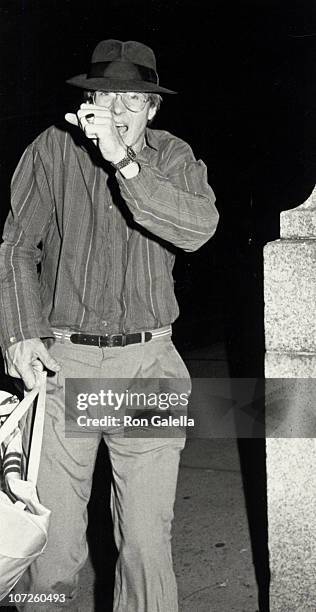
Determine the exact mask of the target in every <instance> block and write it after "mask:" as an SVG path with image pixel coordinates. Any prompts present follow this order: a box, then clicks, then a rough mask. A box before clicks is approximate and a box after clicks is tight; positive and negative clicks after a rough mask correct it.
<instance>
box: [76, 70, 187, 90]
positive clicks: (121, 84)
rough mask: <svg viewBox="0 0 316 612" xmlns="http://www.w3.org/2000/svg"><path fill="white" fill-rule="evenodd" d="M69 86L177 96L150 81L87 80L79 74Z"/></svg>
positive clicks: (95, 78) (103, 78)
mask: <svg viewBox="0 0 316 612" xmlns="http://www.w3.org/2000/svg"><path fill="white" fill-rule="evenodd" d="M66 83H68V85H74V86H75V87H81V89H87V90H92V91H120V92H121V91H143V92H146V93H168V94H176V93H177V92H176V91H172V89H167V88H166V87H161V86H160V85H157V84H156V83H150V82H148V81H135V80H133V81H129V80H126V79H111V78H106V77H92V78H89V79H88V78H87V75H86V74H78V75H77V76H74V77H72V78H71V79H67V81H66Z"/></svg>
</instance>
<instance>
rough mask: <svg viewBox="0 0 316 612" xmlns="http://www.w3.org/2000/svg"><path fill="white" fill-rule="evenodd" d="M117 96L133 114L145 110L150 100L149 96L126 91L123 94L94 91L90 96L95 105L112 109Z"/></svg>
mask: <svg viewBox="0 0 316 612" xmlns="http://www.w3.org/2000/svg"><path fill="white" fill-rule="evenodd" d="M117 96H120V98H121V100H122V102H123V104H124V106H125V107H126V108H127V109H128V110H130V111H132V112H133V113H140V111H142V110H144V108H145V106H146V104H147V102H148V100H149V96H148V94H146V93H142V92H137V91H126V92H123V93H117V92H114V91H94V92H93V93H92V94H91V96H90V100H91V102H92V103H93V104H99V105H100V106H104V108H110V107H111V106H112V104H113V102H114V100H116V98H117Z"/></svg>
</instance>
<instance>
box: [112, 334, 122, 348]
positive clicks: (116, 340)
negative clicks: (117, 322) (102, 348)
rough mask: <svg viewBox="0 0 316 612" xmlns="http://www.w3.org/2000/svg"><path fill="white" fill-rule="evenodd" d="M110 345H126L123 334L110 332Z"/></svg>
mask: <svg viewBox="0 0 316 612" xmlns="http://www.w3.org/2000/svg"><path fill="white" fill-rule="evenodd" d="M108 346H109V347H110V348H111V347H113V346H124V336H123V334H110V335H109V336H108Z"/></svg>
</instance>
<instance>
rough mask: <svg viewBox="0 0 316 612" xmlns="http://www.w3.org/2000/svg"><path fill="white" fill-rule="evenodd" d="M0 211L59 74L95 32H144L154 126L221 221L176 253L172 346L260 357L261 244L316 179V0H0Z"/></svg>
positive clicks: (55, 104) (67, 103)
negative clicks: (160, 94) (199, 242)
mask: <svg viewBox="0 0 316 612" xmlns="http://www.w3.org/2000/svg"><path fill="white" fill-rule="evenodd" d="M0 7H1V8H0V16H1V19H0V45H1V66H0V95H1V117H0V131H1V138H0V193H1V196H2V205H1V221H2V222H3V220H4V218H5V216H6V214H7V210H8V206H9V198H8V184H9V179H10V176H11V174H12V171H13V169H14V167H15V166H16V163H17V161H18V159H19V157H20V155H21V154H22V152H23V150H24V148H25V146H26V145H27V144H28V143H29V142H30V141H31V140H32V139H33V138H34V137H35V136H36V135H37V134H38V133H39V132H40V131H41V130H43V129H45V128H46V127H47V126H48V125H50V124H51V123H54V122H56V121H59V120H60V119H62V118H63V116H64V113H65V112H66V111H72V110H73V109H74V108H76V106H77V104H78V102H79V98H78V90H76V88H72V87H70V86H67V85H65V84H64V81H65V79H66V78H68V77H69V76H72V75H74V74H77V73H80V72H84V71H85V68H86V67H87V65H88V63H89V59H90V55H91V52H92V50H93V48H94V46H95V44H96V43H97V42H98V41H99V40H101V39H103V38H118V39H121V40H131V39H134V40H135V39H136V40H140V41H142V42H144V43H147V44H149V45H150V46H152V47H153V48H154V50H155V52H156V54H157V57H158V69H159V74H160V81H161V83H162V84H163V85H165V86H167V87H170V88H172V89H176V90H177V91H178V92H179V94H178V95H177V96H169V97H168V96H165V100H164V102H163V106H162V108H161V111H160V113H159V115H158V117H157V119H156V123H155V124H154V126H156V127H157V128H164V129H167V130H170V131H172V132H174V133H176V134H177V135H178V136H180V137H183V138H184V139H185V140H188V141H189V143H190V144H191V146H192V148H193V150H194V152H195V154H196V156H197V157H201V158H202V159H203V160H204V161H205V162H206V164H207V166H208V169H209V180H210V183H211V185H212V186H213V188H214V190H215V192H216V196H217V204H218V208H219V210H220V213H221V221H220V225H219V228H218V231H217V234H216V236H215V238H213V239H212V240H211V241H210V242H209V243H208V244H207V245H205V246H204V247H202V248H201V249H200V250H199V251H198V252H197V253H193V254H181V253H179V256H178V261H177V264H176V269H175V278H176V290H177V295H178V299H179V302H180V309H181V313H182V316H181V318H180V319H179V321H178V322H177V324H176V326H175V338H176V342H177V344H178V346H179V348H180V349H190V348H192V347H198V346H203V344H204V345H207V344H211V343H212V342H216V341H220V340H223V339H225V341H226V346H227V351H228V355H229V358H230V362H231V369H232V370H231V371H232V374H233V375H236V376H252V375H257V374H259V375H260V374H261V373H262V371H263V369H262V368H263V350H264V337H263V295H262V246H263V244H264V243H266V242H267V241H269V240H273V239H275V238H276V237H278V236H279V212H280V210H281V209H286V208H291V207H295V206H297V205H298V204H299V203H301V202H303V201H304V199H306V197H307V195H309V193H310V192H311V190H312V187H313V185H314V183H315V182H316V156H315V124H316V122H315V99H316V96H315V93H316V91H315V90H316V85H315V60H316V53H315V40H316V4H315V3H314V2H312V1H311V0H308V1H305V0H297V1H293V0H286V1H284V2H280V1H278V0H276V1H272V0H248V1H247V0H235V1H234V2H227V0H213V1H212V0H209V1H208V2H206V1H205V2H201V1H200V0H169V1H167V0H147V1H146V0H139V1H137V0H133V1H132V0H107V2H106V1H102V2H101V1H96V0H90V1H89V2H80V0H76V1H74V0H63V1H57V0H50V1H47V2H42V1H40V0H38V1H35V0H28V1H27V0H26V1H22V0H20V1H16V0H10V1H7V2H3V1H2V2H0Z"/></svg>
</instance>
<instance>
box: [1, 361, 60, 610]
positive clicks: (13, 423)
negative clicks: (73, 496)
mask: <svg viewBox="0 0 316 612" xmlns="http://www.w3.org/2000/svg"><path fill="white" fill-rule="evenodd" d="M0 393H1V397H2V402H0V419H1V420H3V415H4V414H5V411H6V410H7V414H9V413H10V415H9V416H8V417H7V418H6V420H5V421H4V423H3V424H2V426H1V427H0V445H1V450H2V453H1V456H2V471H3V476H4V478H3V480H4V482H5V487H4V488H3V489H2V490H0V601H1V600H2V599H4V597H6V595H8V593H9V592H10V591H11V589H12V588H13V587H14V585H15V584H16V583H17V582H18V580H19V579H20V578H21V576H22V574H23V573H24V572H25V570H26V569H27V568H28V566H29V565H30V564H31V563H32V562H33V561H34V559H36V557H38V556H39V555H40V554H41V553H42V552H43V551H44V549H45V546H46V544H47V531H48V524H49V517H50V510H48V509H47V508H45V507H44V506H43V505H42V504H40V502H39V500H38V497H37V492H36V482H37V475H38V468H39V461H40V454H41V446H42V438H43V425H44V411H45V393H46V374H45V373H41V382H40V384H39V385H38V386H36V387H35V388H34V389H32V391H30V392H29V393H28V394H27V395H26V396H25V397H24V399H23V400H22V401H21V402H19V401H18V400H17V398H15V397H14V396H11V395H9V394H8V398H7V399H8V401H7V402H6V401H5V400H3V395H4V392H0ZM15 400H16V401H15ZM35 402H36V407H35V417H34V422H33V428H32V438H31V443H30V451H29V456H28V465H27V472H26V479H25V480H22V479H21V476H20V473H19V456H21V450H22V447H21V432H20V429H19V427H18V424H19V422H20V420H21V418H22V417H23V416H24V415H25V414H26V412H27V411H28V410H29V408H30V407H31V406H32V405H33V403H35Z"/></svg>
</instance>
